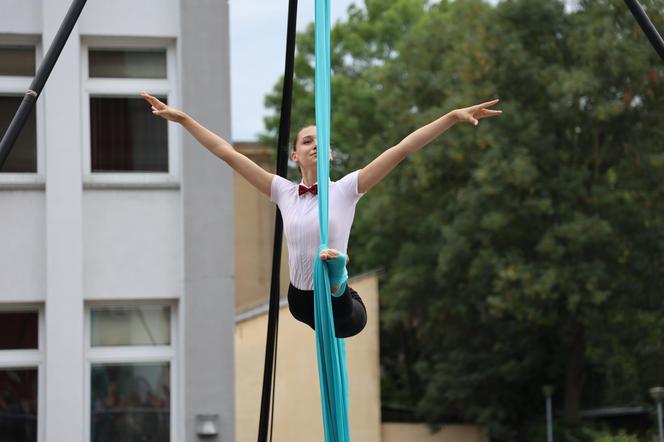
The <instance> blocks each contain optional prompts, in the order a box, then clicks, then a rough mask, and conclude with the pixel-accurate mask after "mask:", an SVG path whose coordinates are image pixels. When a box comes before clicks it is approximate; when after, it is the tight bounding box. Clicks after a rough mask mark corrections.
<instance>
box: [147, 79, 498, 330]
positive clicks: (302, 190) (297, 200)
mask: <svg viewBox="0 0 664 442" xmlns="http://www.w3.org/2000/svg"><path fill="white" fill-rule="evenodd" d="M141 95H142V97H143V98H144V99H145V100H146V101H147V102H148V103H149V104H150V106H151V109H152V113H153V114H155V115H157V116H159V117H161V118H164V119H165V120H168V121H172V122H175V123H179V124H180V125H182V127H184V128H185V129H186V130H187V131H188V132H189V133H190V134H191V135H192V136H193V137H194V138H195V139H196V140H197V141H198V142H199V143H200V144H201V145H203V146H204V147H205V148H207V149H208V150H209V151H210V152H211V153H212V154H214V155H215V156H217V157H218V158H220V159H221V160H223V161H225V162H226V163H227V164H228V165H229V166H230V167H231V168H233V170H235V171H236V172H237V173H239V174H240V175H241V176H242V177H244V178H245V179H246V180H247V181H248V182H249V183H250V184H252V185H253V186H254V187H255V188H256V189H258V190H259V191H260V192H261V193H263V194H265V195H267V196H268V197H269V198H270V199H271V200H272V201H273V202H274V203H276V204H277V206H278V207H279V210H280V211H281V214H282V217H283V221H284V232H285V234H286V241H287V244H288V257H289V259H288V264H289V274H290V285H289V288H288V307H289V310H290V312H291V314H292V315H293V317H294V318H295V319H297V320H298V321H300V322H303V323H305V324H307V325H309V326H310V327H311V328H312V329H315V323H314V299H313V290H314V280H313V274H314V262H315V260H316V257H317V256H320V258H321V259H322V260H324V261H325V262H326V263H327V265H328V269H329V272H330V280H331V292H332V312H333V317H334V325H335V334H336V337H337V338H348V337H351V336H355V335H357V334H358V333H360V332H361V331H362V329H363V328H364V326H365V325H366V322H367V313H366V309H365V307H364V304H363V302H362V299H361V297H360V296H359V294H358V293H357V292H356V291H355V290H353V289H352V288H351V287H350V286H348V285H347V284H346V280H347V279H348V273H347V270H346V265H347V263H348V260H349V258H348V255H347V248H348V239H349V237H350V231H351V226H352V224H353V218H354V216H355V206H356V205H357V202H358V201H359V199H360V198H361V197H362V196H363V195H364V194H366V193H367V192H368V191H369V190H371V189H372V188H373V187H374V186H375V185H376V184H378V183H379V182H380V181H382V180H383V179H384V178H385V177H386V176H387V175H388V174H389V173H390V172H391V171H392V170H394V168H395V167H396V166H397V165H398V164H399V163H401V162H402V161H403V160H404V159H406V158H407V157H408V156H409V155H411V154H413V153H415V152H417V151H418V150H420V149H422V148H423V147H425V146H426V145H428V144H429V143H431V142H432V141H434V140H435V139H437V138H438V137H439V136H441V135H442V134H443V133H445V132H446V131H447V130H449V129H450V128H451V127H452V126H454V125H456V124H459V123H469V124H472V125H474V126H477V125H478V124H479V121H480V120H481V119H483V118H488V117H495V116H498V115H500V114H501V113H502V111H500V110H495V109H490V108H491V107H493V106H495V105H496V104H497V103H498V101H499V100H497V99H495V100H492V101H488V102H485V103H481V104H477V105H474V106H470V107H466V108H461V109H455V110H452V111H450V112H448V113H447V114H445V115H443V116H441V117H440V118H438V119H436V120H435V121H433V122H431V123H429V124H427V125H426V126H423V127H421V128H419V129H417V130H416V131H414V132H413V133H411V134H410V135H408V136H407V137H406V138H404V139H403V140H401V141H400V142H399V143H397V144H396V145H394V146H392V147H390V148H389V149H387V150H385V151H384V152H383V153H381V154H380V155H379V156H378V157H376V158H375V159H374V160H373V161H371V162H370V163H369V164H367V165H366V166H364V167H363V168H362V169H360V170H355V171H353V172H350V173H349V174H347V175H345V176H344V177H343V178H341V179H340V180H338V181H334V182H330V187H329V189H330V190H329V248H327V249H324V250H320V251H319V230H318V224H319V223H318V210H317V207H318V191H317V189H318V185H317V184H318V179H317V173H318V172H317V159H318V158H317V138H316V126H313V125H312V126H306V127H303V128H301V129H299V130H298V131H297V133H296V135H295V140H294V141H293V144H292V148H291V149H292V151H291V153H290V158H291V160H292V161H293V162H294V163H295V164H297V166H298V168H299V170H300V174H301V176H302V178H301V181H300V183H299V184H296V183H293V182H291V181H289V180H286V179H285V178H282V177H280V176H279V175H275V174H272V173H270V172H268V171H266V170H265V169H263V168H262V167H260V166H259V165H258V164H256V163H254V162H253V161H252V160H251V159H249V158H248V157H246V156H245V155H243V154H241V153H240V152H238V151H236V150H235V149H234V148H233V146H232V145H231V144H230V143H229V142H228V141H226V140H224V139H223V138H221V137H220V136H218V135H216V134H215V133H213V132H211V131H210V130H208V129H206V128H205V127H203V126H202V125H201V124H200V123H198V122H197V121H196V120H194V119H193V118H192V117H191V116H190V115H188V114H186V113H185V112H183V111H181V110H178V109H175V108H173V107H171V106H168V105H167V104H164V103H163V102H161V101H160V100H158V99H157V98H155V97H153V96H151V95H150V94H148V93H147V92H143V93H141ZM330 160H332V153H331V152H330Z"/></svg>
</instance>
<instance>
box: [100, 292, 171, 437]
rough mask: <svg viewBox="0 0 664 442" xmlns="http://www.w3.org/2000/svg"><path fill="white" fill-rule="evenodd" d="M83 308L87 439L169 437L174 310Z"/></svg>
mask: <svg viewBox="0 0 664 442" xmlns="http://www.w3.org/2000/svg"><path fill="white" fill-rule="evenodd" d="M87 311H88V315H87V316H88V331H89V332H88V346H87V347H88V350H87V360H88V367H89V370H88V375H89V380H88V388H89V396H88V397H89V398H90V399H89V400H90V402H89V404H90V408H89V409H90V419H89V434H90V437H89V440H90V441H92V442H96V441H109V440H144V441H155V442H156V441H169V440H171V439H172V436H171V435H172V434H173V433H174V430H173V428H174V423H175V417H174V416H173V414H174V411H175V408H174V406H173V404H174V403H175V399H174V397H173V396H174V393H175V389H174V388H172V386H173V385H174V382H173V379H175V376H174V365H175V346H174V343H173V337H174V336H175V334H174V327H173V325H174V317H175V316H174V308H173V307H172V306H171V305H168V304H155V303H149V304H135V305H132V304H114V305H93V306H90V307H89V308H88V310H87Z"/></svg>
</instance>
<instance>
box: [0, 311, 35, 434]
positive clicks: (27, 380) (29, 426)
mask: <svg viewBox="0 0 664 442" xmlns="http://www.w3.org/2000/svg"><path fill="white" fill-rule="evenodd" d="M40 324H41V312H40V310H39V309H37V308H29V309H21V308H11V309H9V308H8V307H2V309H1V310H0V442H9V441H11V442H37V440H38V439H39V428H40V425H39V416H40V413H39V408H40V400H39V397H40V393H39V390H40V387H39V385H40V366H41V363H42V353H41V345H40V341H41V338H40V329H41V327H40Z"/></svg>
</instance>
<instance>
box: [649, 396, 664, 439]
mask: <svg viewBox="0 0 664 442" xmlns="http://www.w3.org/2000/svg"><path fill="white" fill-rule="evenodd" d="M650 396H651V397H652V398H653V399H654V400H655V402H656V403H657V427H659V442H664V422H663V419H664V417H662V401H664V387H653V388H651V389H650Z"/></svg>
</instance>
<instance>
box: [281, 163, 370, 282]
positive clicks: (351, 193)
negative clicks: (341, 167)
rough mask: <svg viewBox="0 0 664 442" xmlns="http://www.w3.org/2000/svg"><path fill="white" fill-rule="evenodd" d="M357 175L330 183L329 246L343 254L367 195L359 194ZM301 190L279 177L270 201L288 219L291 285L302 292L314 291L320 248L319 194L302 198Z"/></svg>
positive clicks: (286, 222) (306, 194)
mask: <svg viewBox="0 0 664 442" xmlns="http://www.w3.org/2000/svg"><path fill="white" fill-rule="evenodd" d="M357 176H358V171H355V172H351V173H349V174H348V175H346V176H345V177H343V178H342V179H340V180H339V181H333V182H330V208H329V229H328V231H329V238H328V246H329V247H330V248H331V249H336V250H339V251H340V252H343V253H346V249H347V248H348V238H349V237H350V228H351V226H352V225H353V218H354V217H355V206H356V205H357V202H358V201H359V199H360V198H361V197H362V195H364V194H362V193H359V192H358V191H357ZM298 187H299V184H296V183H293V182H291V181H288V180H286V179H284V178H282V177H280V176H279V175H275V176H274V178H273V179H272V186H271V191H270V193H271V195H270V199H271V200H272V201H274V202H275V203H277V205H278V206H279V210H281V216H282V218H283V220H284V232H285V233H286V241H287V243H288V267H289V270H290V280H291V284H293V285H294V286H295V287H296V288H298V289H300V290H313V288H314V276H313V272H314V261H315V259H316V256H318V247H319V245H320V234H319V231H318V230H319V226H318V195H313V194H311V193H309V192H307V193H305V194H304V195H302V196H300V195H298Z"/></svg>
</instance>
